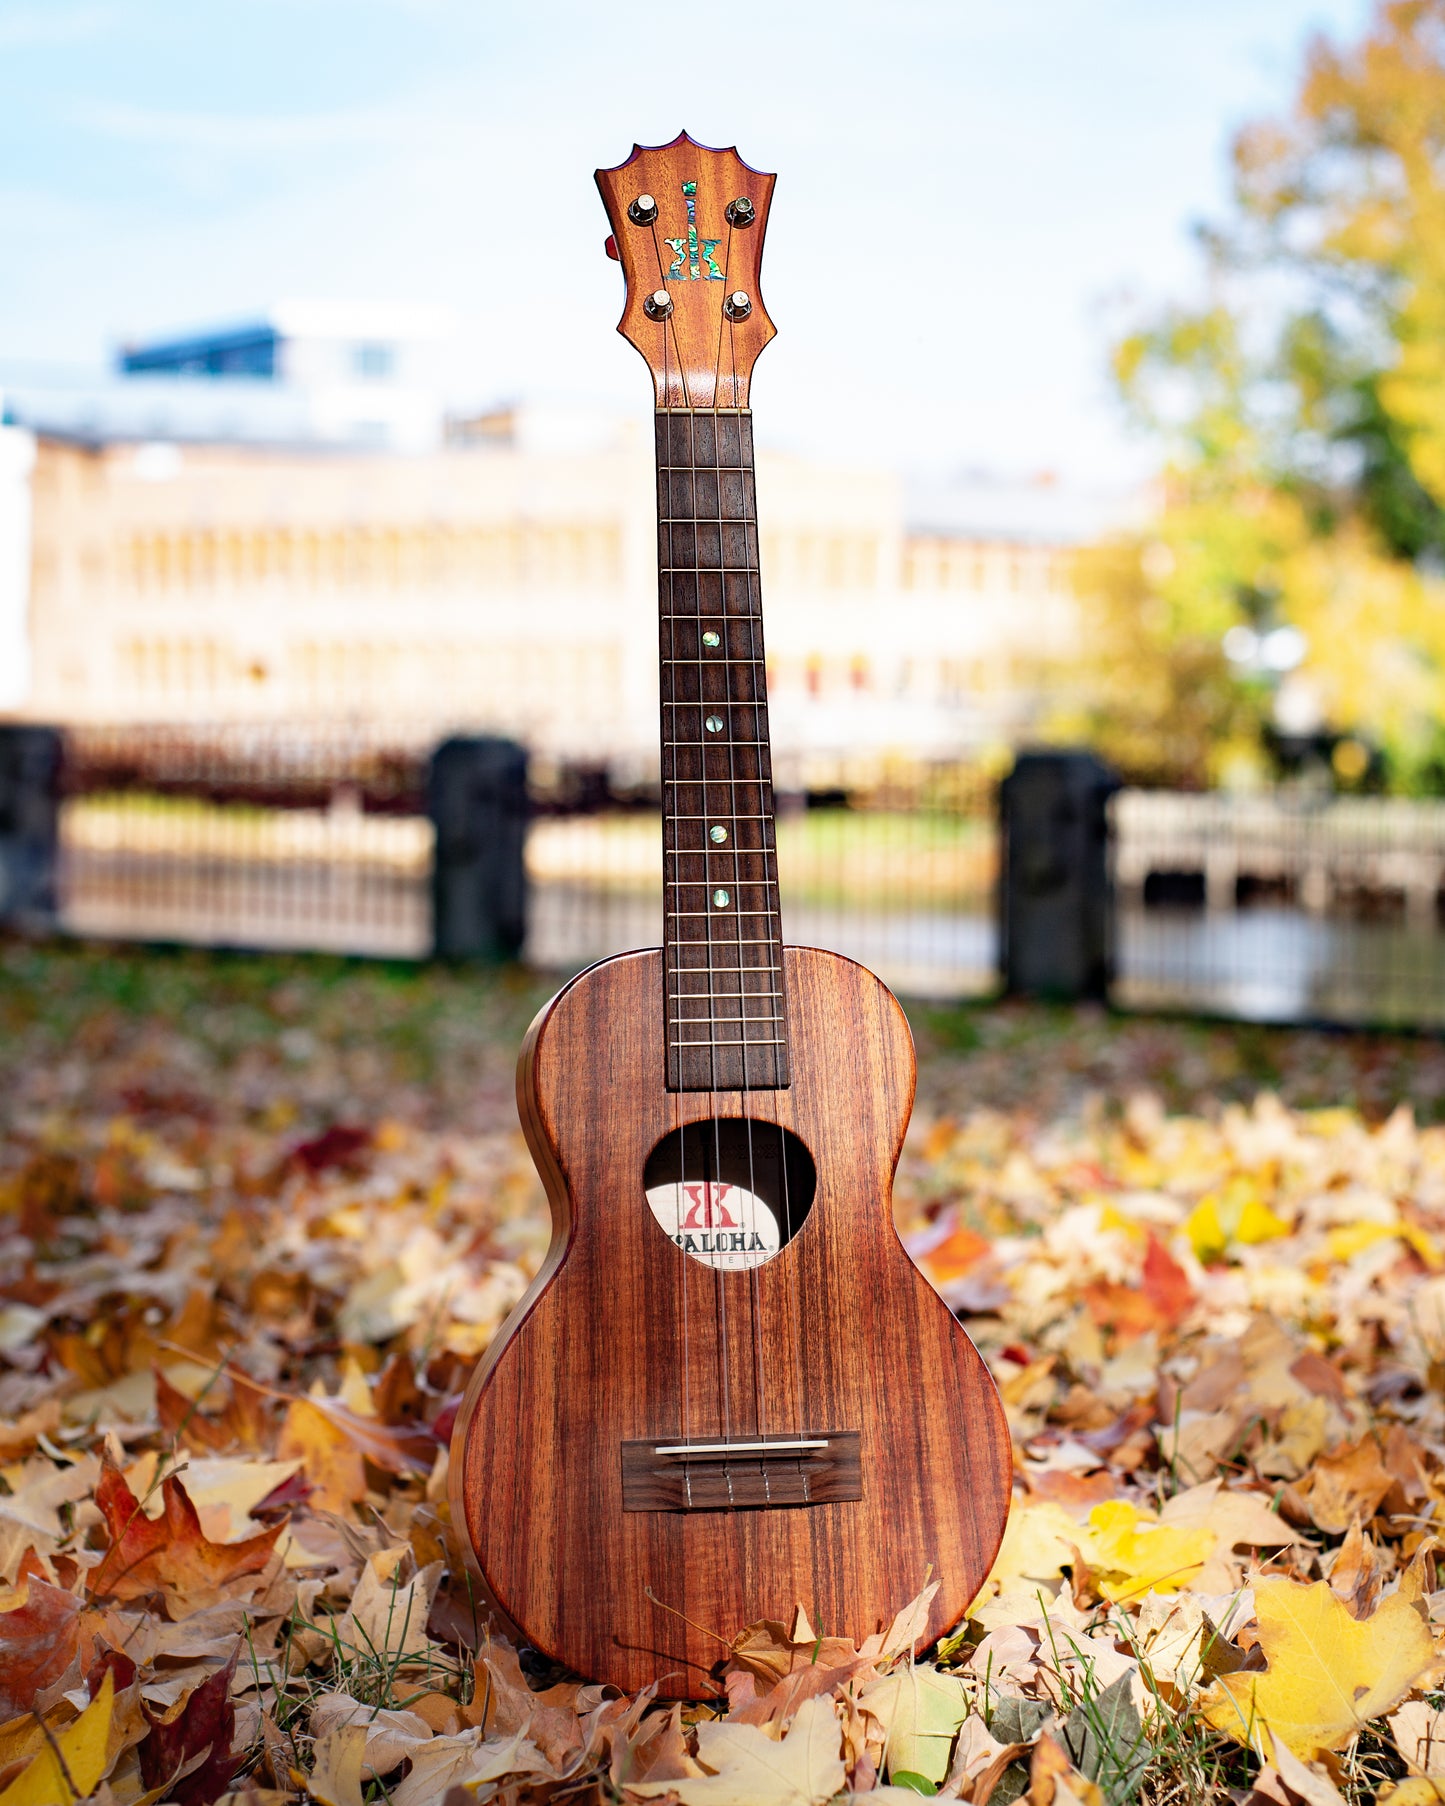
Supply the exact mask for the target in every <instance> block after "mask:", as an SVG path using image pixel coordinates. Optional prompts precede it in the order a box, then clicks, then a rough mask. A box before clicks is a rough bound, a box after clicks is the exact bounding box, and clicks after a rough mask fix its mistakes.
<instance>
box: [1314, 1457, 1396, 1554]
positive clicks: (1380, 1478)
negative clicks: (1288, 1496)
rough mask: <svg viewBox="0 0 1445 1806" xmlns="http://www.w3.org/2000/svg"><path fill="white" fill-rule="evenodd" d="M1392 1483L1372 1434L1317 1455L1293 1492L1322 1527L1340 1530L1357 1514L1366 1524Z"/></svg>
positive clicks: (1392, 1478)
mask: <svg viewBox="0 0 1445 1806" xmlns="http://www.w3.org/2000/svg"><path fill="white" fill-rule="evenodd" d="M1394 1483H1395V1476H1394V1475H1393V1474H1392V1473H1391V1472H1390V1470H1389V1468H1387V1467H1386V1466H1385V1464H1384V1462H1383V1461H1382V1460H1381V1459H1380V1446H1379V1444H1378V1443H1377V1442H1376V1441H1375V1439H1374V1437H1373V1436H1362V1437H1361V1438H1360V1440H1359V1441H1358V1442H1355V1443H1342V1444H1341V1445H1340V1446H1339V1447H1338V1448H1335V1449H1330V1450H1329V1451H1328V1452H1327V1453H1326V1454H1323V1455H1318V1456H1316V1458H1315V1463H1314V1466H1313V1467H1312V1468H1311V1469H1310V1471H1309V1472H1308V1473H1307V1474H1306V1475H1305V1477H1304V1478H1303V1479H1302V1480H1298V1481H1296V1482H1295V1491H1296V1492H1297V1493H1298V1494H1299V1495H1300V1496H1301V1498H1303V1499H1304V1501H1305V1503H1306V1505H1307V1507H1308V1510H1309V1514H1310V1516H1311V1518H1313V1519H1314V1521H1315V1523H1316V1524H1317V1525H1318V1526H1319V1528H1320V1529H1321V1530H1328V1531H1332V1532H1340V1531H1344V1530H1348V1529H1349V1527H1350V1524H1351V1522H1352V1520H1353V1519H1355V1518H1357V1517H1358V1518H1360V1519H1362V1520H1363V1521H1364V1522H1366V1523H1368V1522H1369V1520H1370V1519H1371V1518H1372V1517H1373V1516H1374V1515H1375V1512H1376V1510H1377V1509H1378V1508H1379V1505H1380V1501H1381V1500H1382V1499H1383V1498H1384V1496H1385V1494H1386V1493H1387V1492H1388V1491H1389V1490H1390V1488H1391V1486H1393V1485H1394Z"/></svg>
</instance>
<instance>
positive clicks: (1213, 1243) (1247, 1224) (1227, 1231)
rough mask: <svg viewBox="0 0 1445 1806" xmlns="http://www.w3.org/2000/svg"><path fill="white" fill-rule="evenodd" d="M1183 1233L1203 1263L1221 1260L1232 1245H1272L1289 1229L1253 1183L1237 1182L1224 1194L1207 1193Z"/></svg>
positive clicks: (1223, 1192)
mask: <svg viewBox="0 0 1445 1806" xmlns="http://www.w3.org/2000/svg"><path fill="white" fill-rule="evenodd" d="M1184 1232H1185V1234H1186V1235H1187V1236H1188V1237H1189V1240H1190V1241H1191V1243H1193V1246H1194V1252H1195V1253H1196V1254H1197V1255H1198V1256H1199V1258H1200V1260H1202V1261H1205V1262H1208V1261H1212V1260H1219V1259H1220V1258H1221V1256H1223V1255H1224V1253H1225V1252H1226V1251H1227V1249H1228V1248H1229V1245H1230V1243H1231V1242H1244V1243H1251V1244H1252V1243H1255V1242H1272V1241H1277V1240H1278V1239H1279V1237H1280V1236H1284V1235H1289V1234H1290V1233H1291V1232H1290V1226H1289V1224H1288V1223H1286V1222H1285V1221H1283V1219H1282V1218H1280V1217H1277V1216H1276V1215H1275V1214H1274V1212H1273V1211H1272V1210H1271V1209H1270V1208H1269V1206H1268V1205H1267V1204H1266V1203H1265V1202H1264V1200H1263V1199H1262V1198H1260V1197H1259V1195H1258V1194H1257V1192H1256V1191H1255V1189H1254V1187H1253V1185H1252V1183H1250V1182H1246V1181H1242V1180H1235V1181H1233V1182H1232V1183H1231V1184H1229V1185H1228V1186H1226V1187H1225V1189H1224V1190H1223V1191H1211V1192H1207V1193H1206V1194H1205V1195H1204V1197H1202V1198H1201V1199H1200V1200H1199V1202H1198V1203H1197V1204H1196V1205H1195V1207H1194V1209H1193V1210H1192V1211H1191V1212H1190V1214H1189V1217H1188V1219H1187V1220H1186V1222H1185V1224H1184Z"/></svg>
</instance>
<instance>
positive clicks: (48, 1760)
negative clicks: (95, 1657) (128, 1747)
mask: <svg viewBox="0 0 1445 1806" xmlns="http://www.w3.org/2000/svg"><path fill="white" fill-rule="evenodd" d="M114 1708H115V1682H114V1678H113V1676H112V1675H111V1672H110V1670H109V1669H107V1670H106V1674H105V1679H104V1680H103V1681H102V1682H101V1687H100V1692H99V1693H97V1694H96V1696H95V1698H94V1699H93V1700H92V1701H91V1702H90V1704H89V1705H88V1706H87V1707H86V1708H85V1710H84V1711H83V1712H82V1713H81V1715H80V1717H79V1718H77V1719H76V1721H75V1723H74V1724H71V1725H67V1726H66V1727H65V1729H64V1730H63V1731H61V1732H60V1733H59V1735H58V1736H57V1737H56V1739H55V1742H54V1744H53V1745H52V1744H49V1743H47V1744H46V1745H45V1748H44V1749H42V1750H41V1751H40V1752H39V1753H38V1754H37V1755H36V1756H35V1757H33V1758H32V1760H31V1761H29V1762H28V1763H26V1765H25V1767H24V1768H22V1769H21V1771H20V1773H19V1774H18V1775H17V1776H16V1777H15V1779H14V1780H13V1781H12V1782H11V1783H10V1785H9V1786H8V1787H7V1788H6V1789H5V1791H4V1793H0V1806H74V1802H75V1801H76V1800H82V1799H84V1798H85V1797H86V1795H87V1794H92V1793H94V1792H95V1790H96V1788H97V1787H98V1786H99V1785H100V1778H101V1776H102V1775H103V1774H104V1773H105V1765H106V1757H107V1751H108V1748H109V1745H110V1720H111V1713H112V1712H113V1710H114ZM67 1775H68V1776H69V1777H70V1781H69V1782H67V1780H66V1776H67ZM70 1782H73V1783H74V1785H75V1787H77V1788H79V1790H80V1791H79V1793H76V1792H73V1791H72V1788H71V1785H70Z"/></svg>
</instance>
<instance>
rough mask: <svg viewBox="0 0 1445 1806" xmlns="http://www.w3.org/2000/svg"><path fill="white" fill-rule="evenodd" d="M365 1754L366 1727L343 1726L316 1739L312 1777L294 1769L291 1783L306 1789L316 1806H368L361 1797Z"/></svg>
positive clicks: (356, 1725) (355, 1725) (357, 1725)
mask: <svg viewBox="0 0 1445 1806" xmlns="http://www.w3.org/2000/svg"><path fill="white" fill-rule="evenodd" d="M365 1751H366V1729H365V1726H363V1725H359V1724H347V1725H341V1726H339V1727H338V1728H337V1729H336V1730H334V1731H327V1732H325V1733H324V1734H323V1735H321V1736H319V1737H318V1738H317V1739H316V1747H315V1749H314V1751H313V1752H312V1766H311V1773H310V1774H309V1775H303V1774H301V1773H300V1772H299V1771H298V1770H296V1769H292V1771H291V1779H292V1780H293V1781H294V1782H295V1783H296V1785H297V1786H298V1787H304V1788H305V1789H306V1792H307V1795H308V1797H309V1798H310V1799H312V1800H314V1801H315V1802H316V1806H365V1801H364V1800H363V1799H362V1797H361V1770H362V1762H363V1759H364V1756H365Z"/></svg>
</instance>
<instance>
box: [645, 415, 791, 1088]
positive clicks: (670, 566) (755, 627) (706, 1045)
mask: <svg viewBox="0 0 1445 1806" xmlns="http://www.w3.org/2000/svg"><path fill="white" fill-rule="evenodd" d="M657 547H658V607H659V611H660V615H661V646H662V810H663V816H662V832H663V907H664V910H665V912H666V913H665V921H664V939H663V945H664V949H665V953H664V959H665V966H666V1021H667V1084H668V1088H669V1090H673V1091H737V1090H774V1089H777V1088H779V1087H781V1086H784V1085H786V1084H787V1083H788V1030H787V1010H786V1007H785V1004H786V1000H785V998H784V995H783V947H782V928H781V923H780V920H779V915H778V865H777V852H776V842H775V837H774V831H773V786H772V765H771V761H770V758H769V752H768V698H767V682H766V674H765V666H764V662H763V613H762V589H761V585H760V583H759V580H758V528H757V506H756V499H755V494H754V488H753V423H752V416H751V414H749V413H748V412H747V411H745V410H732V411H728V410H723V411H717V412H713V411H708V412H701V411H683V410H673V411H670V412H667V413H660V414H658V416H657Z"/></svg>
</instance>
